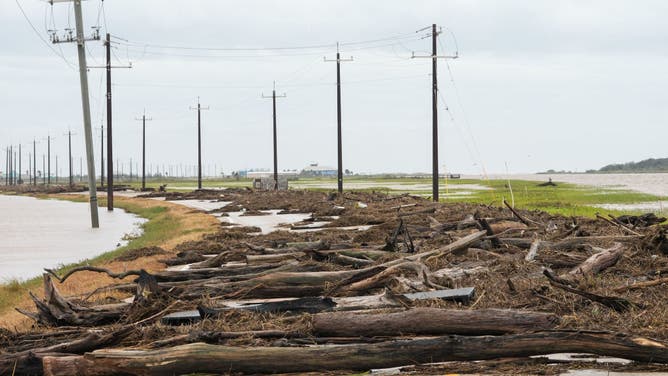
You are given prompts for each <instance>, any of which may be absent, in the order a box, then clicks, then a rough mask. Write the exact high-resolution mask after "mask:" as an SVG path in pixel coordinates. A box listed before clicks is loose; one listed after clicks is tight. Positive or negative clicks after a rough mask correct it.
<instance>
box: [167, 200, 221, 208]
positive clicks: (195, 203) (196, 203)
mask: <svg viewBox="0 0 668 376" xmlns="http://www.w3.org/2000/svg"><path fill="white" fill-rule="evenodd" d="M170 202H173V203H175V204H179V205H183V206H187V207H189V208H193V209H197V210H203V211H209V210H216V209H220V208H222V207H224V206H227V205H229V204H230V203H231V201H214V200H174V201H170Z"/></svg>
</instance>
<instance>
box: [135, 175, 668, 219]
mask: <svg viewBox="0 0 668 376" xmlns="http://www.w3.org/2000/svg"><path fill="white" fill-rule="evenodd" d="M164 183H167V189H168V190H186V189H192V188H194V187H196V186H197V181H196V180H171V181H166V182H164V181H149V182H147V186H148V187H153V188H157V187H158V186H159V185H160V184H164ZM132 185H133V186H135V187H137V188H139V187H140V183H138V182H133V183H132ZM251 185H252V181H251V180H250V179H240V180H236V179H223V180H221V179H219V180H204V181H203V187H204V188H221V187H227V188H233V187H250V186H251ZM290 186H291V187H293V188H303V189H313V190H323V191H331V190H334V189H336V179H333V178H300V179H298V180H294V181H290ZM344 188H345V189H346V190H355V191H379V192H385V193H389V194H403V193H408V194H415V195H422V196H424V197H431V179H430V178H419V177H407V178H401V177H389V176H388V177H365V176H353V177H346V178H345V180H344ZM440 198H441V201H443V202H475V203H482V204H492V205H498V206H500V205H503V200H504V199H505V200H507V201H508V202H514V204H515V207H516V208H520V209H530V210H531V209H537V210H544V211H547V212H549V213H553V214H562V215H567V216H577V215H581V216H588V217H593V216H595V214H596V213H597V212H601V213H613V214H620V212H619V211H615V210H607V209H602V208H600V207H596V206H594V205H601V204H634V203H643V202H657V201H665V200H668V197H660V196H654V195H650V194H644V193H638V192H632V191H628V190H622V189H603V188H594V187H586V186H579V185H574V184H567V183H557V186H556V187H552V186H547V187H541V186H538V182H535V181H525V180H510V181H507V180H474V179H450V180H442V181H441V185H440ZM630 212H639V211H633V210H631V211H630ZM661 214H668V210H663V212H662V213H661Z"/></svg>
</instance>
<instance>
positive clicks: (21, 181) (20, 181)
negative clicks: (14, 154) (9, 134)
mask: <svg viewBox="0 0 668 376" xmlns="http://www.w3.org/2000/svg"><path fill="white" fill-rule="evenodd" d="M21 175H22V171H21V144H20V143H19V180H18V184H23V180H21Z"/></svg>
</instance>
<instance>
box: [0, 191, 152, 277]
mask: <svg viewBox="0 0 668 376" xmlns="http://www.w3.org/2000/svg"><path fill="white" fill-rule="evenodd" d="M99 214H100V228H99V229H92V228H90V211H89V205H88V204H87V203H76V202H70V201H63V200H39V199H36V198H32V197H23V196H5V195H0V283H5V282H7V281H8V280H10V279H13V278H17V279H28V278H32V277H35V276H38V275H40V274H41V272H42V269H43V268H53V267H56V266H58V265H61V264H68V263H73V262H78V261H81V260H84V259H87V258H92V257H95V256H97V255H100V254H102V253H105V252H108V251H111V250H114V249H115V248H116V247H118V245H119V244H123V243H124V241H123V238H124V237H125V235H126V234H133V233H134V234H139V233H140V231H141V230H140V226H141V224H142V223H143V222H144V221H145V220H144V219H142V218H140V217H137V216H135V215H133V214H129V213H127V212H125V211H123V210H120V209H115V210H114V211H113V212H111V213H110V212H107V211H106V210H100V212H99Z"/></svg>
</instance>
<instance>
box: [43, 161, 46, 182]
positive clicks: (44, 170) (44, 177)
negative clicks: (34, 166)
mask: <svg viewBox="0 0 668 376" xmlns="http://www.w3.org/2000/svg"><path fill="white" fill-rule="evenodd" d="M42 184H44V185H46V155H44V154H42Z"/></svg>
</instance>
